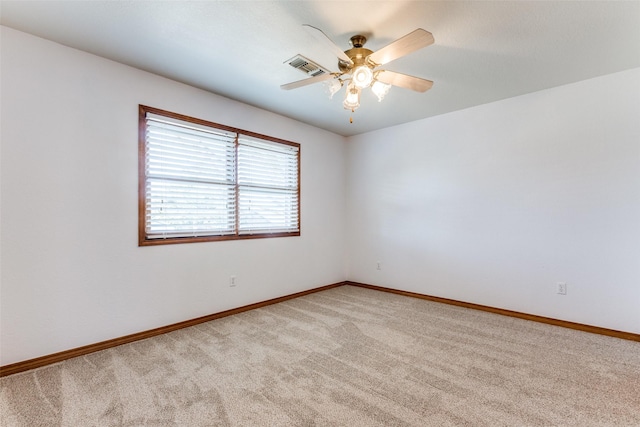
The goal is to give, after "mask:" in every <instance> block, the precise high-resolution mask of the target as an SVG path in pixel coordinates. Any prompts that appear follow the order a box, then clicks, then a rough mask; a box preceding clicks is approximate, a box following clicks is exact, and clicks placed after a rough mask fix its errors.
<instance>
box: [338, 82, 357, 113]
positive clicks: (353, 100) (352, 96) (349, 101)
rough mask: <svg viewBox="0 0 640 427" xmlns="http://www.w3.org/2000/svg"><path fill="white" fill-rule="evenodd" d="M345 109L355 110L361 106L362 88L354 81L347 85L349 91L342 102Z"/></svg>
mask: <svg viewBox="0 0 640 427" xmlns="http://www.w3.org/2000/svg"><path fill="white" fill-rule="evenodd" d="M342 105H343V106H344V109H345V110H352V111H355V109H356V108H358V107H359V106H360V88H359V87H357V86H356V85H354V84H353V83H351V84H349V86H347V93H346V95H345V98H344V103H343V104H342Z"/></svg>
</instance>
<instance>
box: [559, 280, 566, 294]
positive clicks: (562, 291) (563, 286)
mask: <svg viewBox="0 0 640 427" xmlns="http://www.w3.org/2000/svg"><path fill="white" fill-rule="evenodd" d="M566 294H567V284H566V283H565V282H558V295H566Z"/></svg>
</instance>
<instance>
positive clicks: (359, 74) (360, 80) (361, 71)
mask: <svg viewBox="0 0 640 427" xmlns="http://www.w3.org/2000/svg"><path fill="white" fill-rule="evenodd" d="M372 81H373V71H371V68H369V67H367V66H366V65H361V66H359V67H358V68H356V69H355V70H354V72H353V83H354V84H355V85H356V86H357V87H359V88H360V89H362V88H365V87H367V86H369V85H370V84H371V82H372Z"/></svg>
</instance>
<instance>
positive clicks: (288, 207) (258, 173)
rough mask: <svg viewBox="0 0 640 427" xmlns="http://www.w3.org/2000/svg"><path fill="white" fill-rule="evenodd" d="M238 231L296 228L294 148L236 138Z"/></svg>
mask: <svg viewBox="0 0 640 427" xmlns="http://www.w3.org/2000/svg"><path fill="white" fill-rule="evenodd" d="M238 199H239V200H238V206H239V209H240V215H239V219H240V221H239V222H240V223H239V232H240V234H254V233H265V232H268V233H275V232H290V231H298V230H299V218H298V147H295V146H290V145H284V144H278V143H273V142H269V141H264V140H258V139H255V138H249V137H245V136H243V135H241V136H240V137H239V139H238Z"/></svg>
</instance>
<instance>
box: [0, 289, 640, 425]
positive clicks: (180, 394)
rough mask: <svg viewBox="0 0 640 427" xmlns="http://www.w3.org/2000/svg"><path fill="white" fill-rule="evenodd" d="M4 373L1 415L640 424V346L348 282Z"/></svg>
mask: <svg viewBox="0 0 640 427" xmlns="http://www.w3.org/2000/svg"><path fill="white" fill-rule="evenodd" d="M0 385H1V389H0V411H1V415H0V422H1V424H2V426H29V427H32V426H582V427H585V426H640V343H638V342H633V341H625V340H621V339H617V338H611V337H605V336H599V335H594V334H589V333H585V332H580V331H574V330H569V329H564V328H560V327H555V326H550V325H544V324H540V323H535V322H530V321H526V320H522V319H515V318H509V317H504V316H500V315H496V314H491V313H486V312H480V311H475V310H470V309H465V308H460V307H455V306H449V305H445V304H440V303H435V302H429V301H424V300H420V299H414V298H410V297H404V296H399V295H394V294H390V293H385V292H379V291H374V290H369V289H363V288H358V287H353V286H341V287H338V288H333V289H329V290H326V291H322V292H318V293H315V294H311V295H307V296H304V297H301V298H297V299H293V300H289V301H286V302H282V303H279V304H275V305H271V306H268V307H264V308H260V309H257V310H252V311H249V312H245V313H241V314H237V315H234V316H229V317H226V318H222V319H218V320H214V321H211V322H207V323H203V324H200V325H197V326H193V327H190V328H187V329H182V330H179V331H175V332H171V333H168V334H165V335H162V336H158V337H154V338H151V339H147V340H143V341H138V342H135V343H131V344H127V345H122V346H119V347H115V348H112V349H109V350H104V351H100V352H97V353H93V354H90V355H87V356H83V357H78V358H75V359H70V360H67V361H65V362H62V363H58V364H56V365H51V366H47V367H44V368H40V369H37V370H33V371H29V372H25V373H21V374H16V375H13V376H9V377H5V378H2V379H1V380H0Z"/></svg>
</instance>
